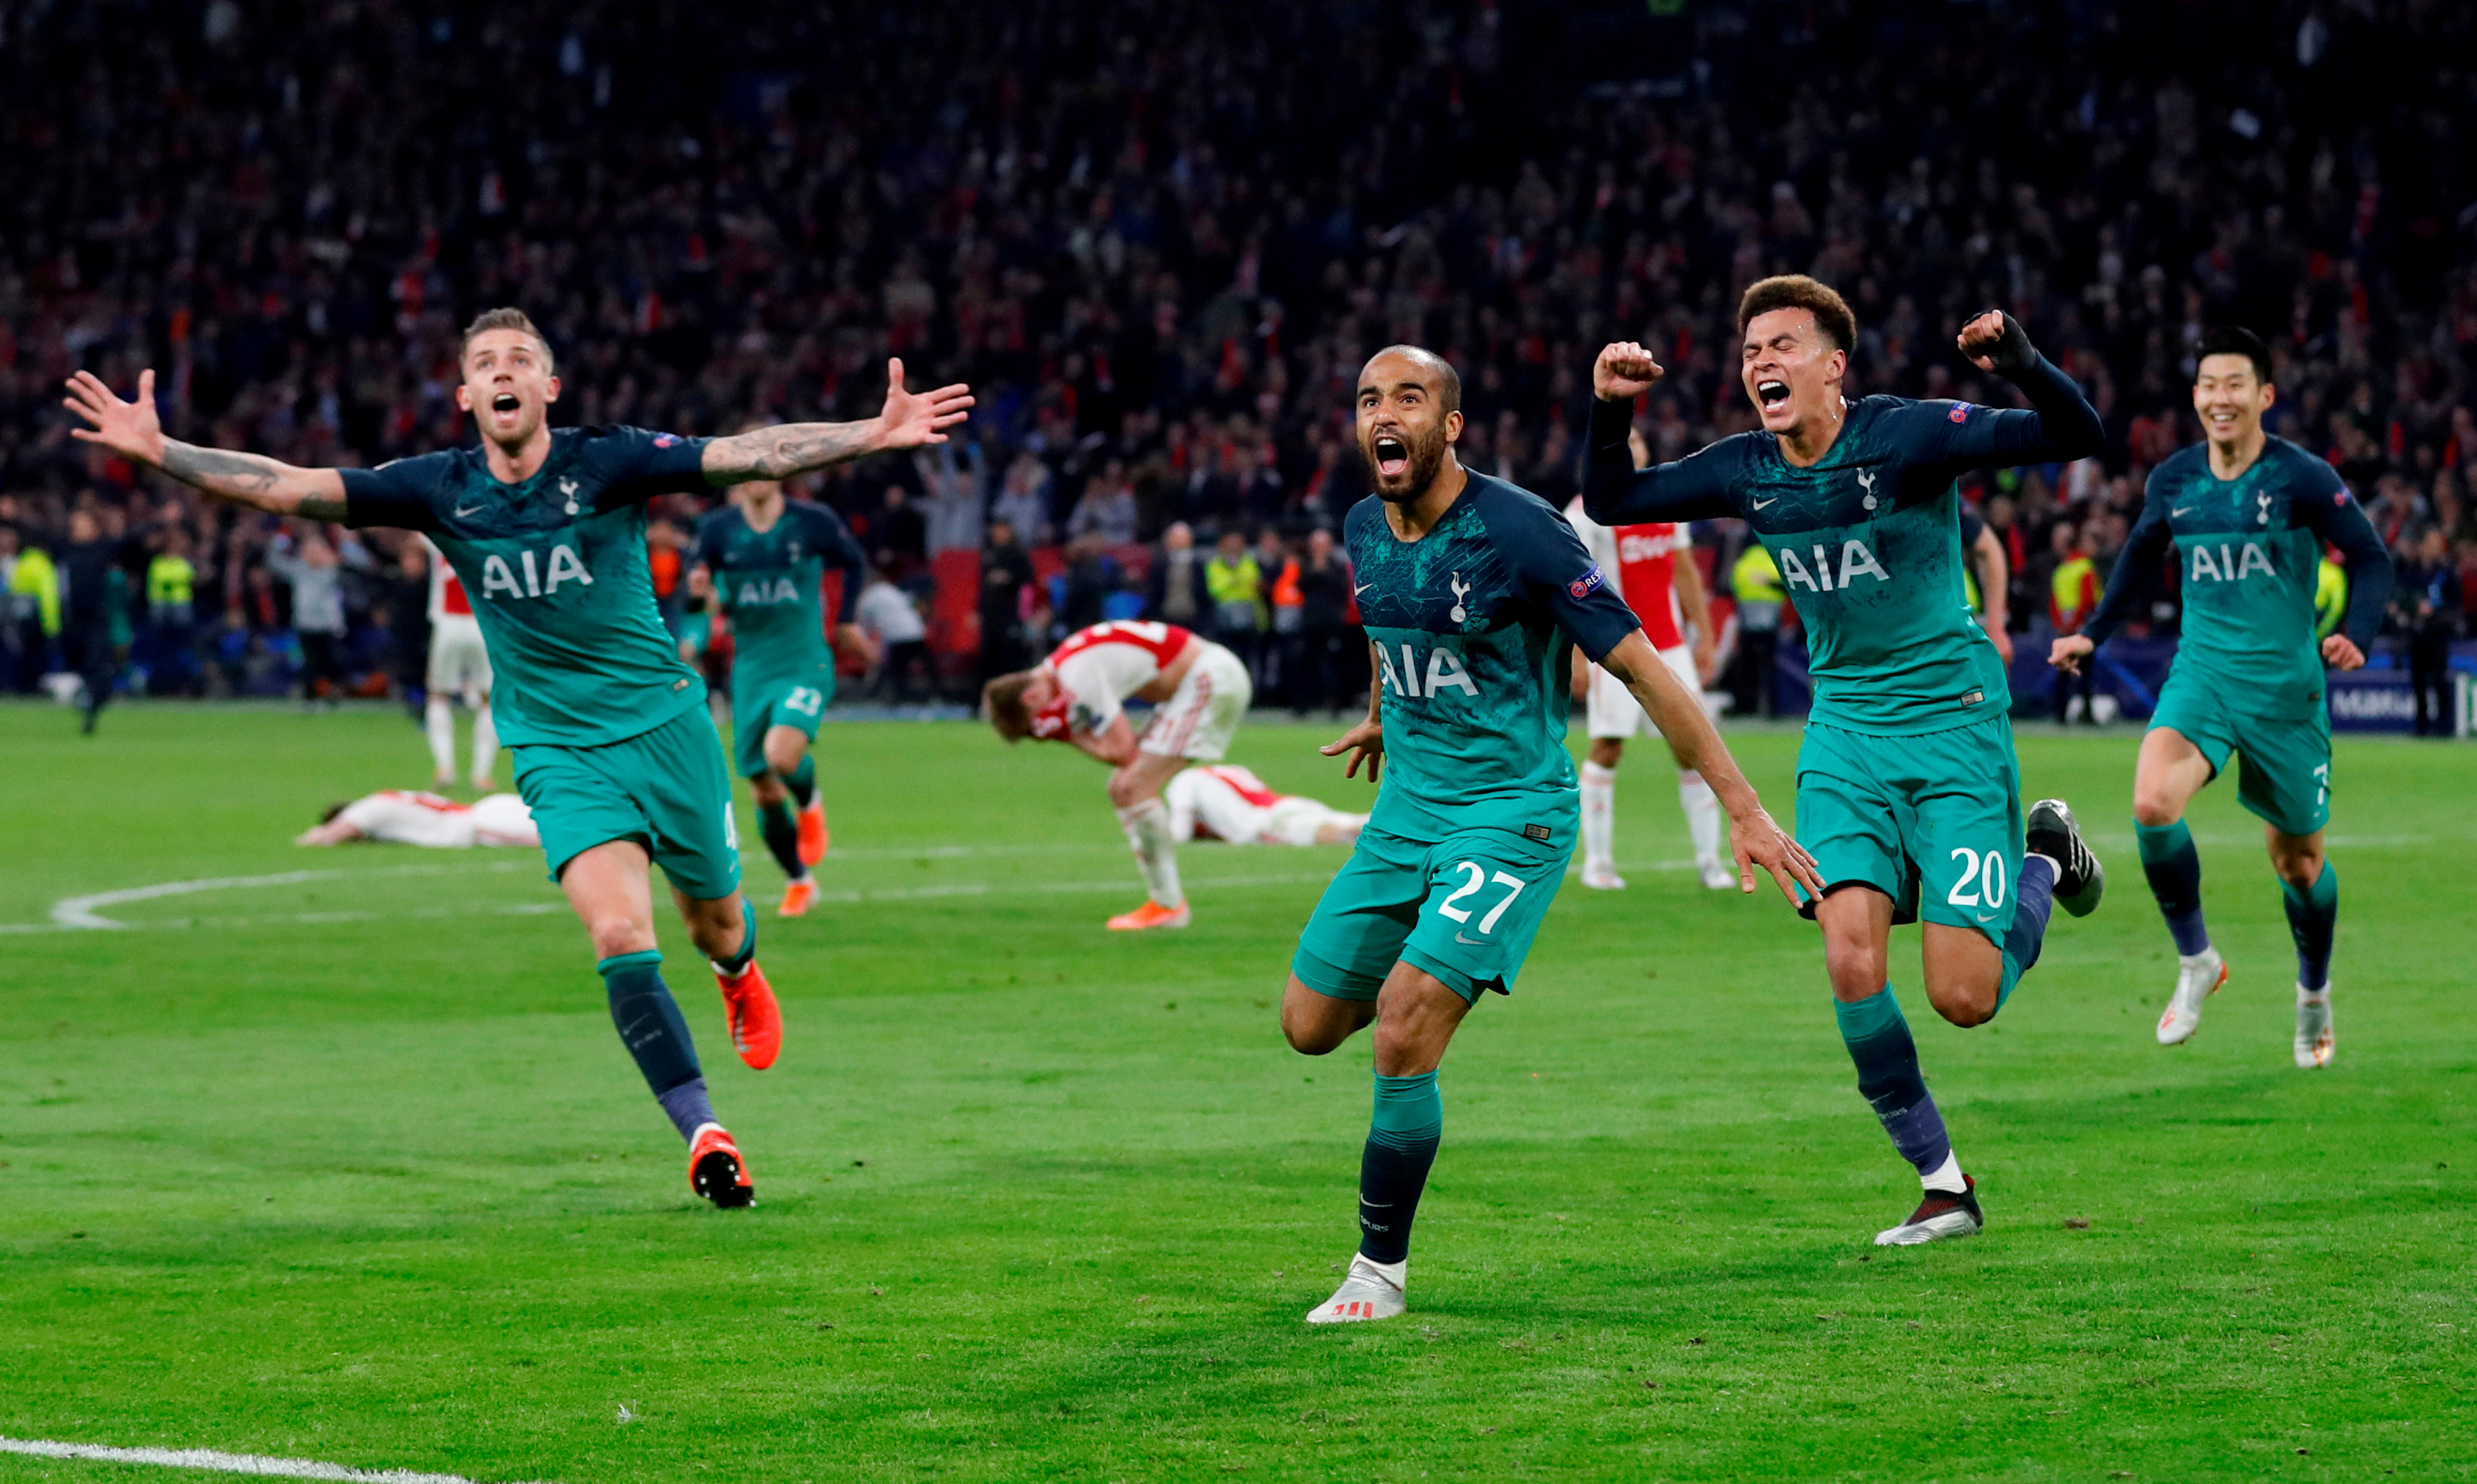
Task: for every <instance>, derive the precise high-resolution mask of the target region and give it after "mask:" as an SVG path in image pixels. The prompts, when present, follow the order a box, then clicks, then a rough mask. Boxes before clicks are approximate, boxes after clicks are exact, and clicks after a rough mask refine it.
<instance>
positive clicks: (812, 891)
mask: <svg viewBox="0 0 2477 1484" xmlns="http://www.w3.org/2000/svg"><path fill="white" fill-rule="evenodd" d="M816 903H817V883H816V880H815V878H812V877H805V876H804V877H802V878H800V879H798V880H796V881H793V882H792V883H791V884H790V885H788V886H786V887H784V888H783V904H782V905H781V906H779V907H776V908H775V909H774V915H775V916H776V917H798V916H800V915H802V914H803V913H805V912H807V911H808V910H809V908H811V907H813V906H814V905H816Z"/></svg>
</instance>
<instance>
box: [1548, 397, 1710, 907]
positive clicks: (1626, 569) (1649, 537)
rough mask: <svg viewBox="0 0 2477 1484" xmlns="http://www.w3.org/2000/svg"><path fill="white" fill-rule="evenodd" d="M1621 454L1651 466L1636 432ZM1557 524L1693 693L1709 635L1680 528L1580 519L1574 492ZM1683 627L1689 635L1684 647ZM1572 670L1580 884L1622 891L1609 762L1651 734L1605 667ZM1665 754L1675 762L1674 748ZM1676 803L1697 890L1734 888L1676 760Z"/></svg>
mask: <svg viewBox="0 0 2477 1484" xmlns="http://www.w3.org/2000/svg"><path fill="white" fill-rule="evenodd" d="M1627 447H1628V448H1630V449H1632V450H1633V453H1634V461H1635V467H1637V468H1640V467H1641V466H1643V465H1644V464H1647V463H1649V462H1651V449H1650V447H1649V446H1648V445H1647V444H1645V443H1644V442H1643V439H1642V433H1640V432H1639V431H1637V432H1633V433H1628V434H1627ZM1565 518H1566V519H1567V520H1569V521H1572V522H1573V523H1574V530H1575V532H1577V533H1578V534H1580V535H1581V536H1582V538H1583V548H1584V550H1586V551H1588V552H1589V553H1590V554H1591V560H1592V562H1593V564H1595V565H1596V566H1598V567H1599V569H1600V570H1601V571H1603V572H1614V573H1615V574H1616V575H1617V591H1618V593H1619V594H1620V595H1621V596H1623V597H1624V599H1625V604H1626V606H1627V607H1629V608H1631V609H1633V610H1634V616H1635V617H1636V619H1638V620H1639V621H1640V623H1641V624H1642V636H1643V638H1644V639H1646V640H1648V641H1649V642H1650V644H1651V647H1652V648H1653V649H1655V650H1657V651H1659V653H1660V657H1661V660H1662V661H1663V662H1664V663H1665V664H1666V665H1667V666H1668V668H1669V669H1670V670H1672V671H1674V672H1675V673H1676V675H1677V680H1678V683H1679V684H1681V685H1684V686H1685V687H1686V688H1687V689H1688V690H1689V691H1691V692H1693V693H1694V694H1696V695H1698V696H1699V695H1701V694H1702V692H1703V681H1704V680H1705V679H1706V678H1707V677H1709V676H1710V675H1711V674H1712V672H1713V669H1714V637H1715V636H1714V632H1713V630H1712V608H1711V605H1710V604H1709V603H1707V602H1706V601H1705V600H1704V594H1703V574H1702V572H1701V570H1700V569H1699V568H1697V567H1696V566H1695V565H1694V558H1693V557H1691V556H1687V555H1686V552H1687V550H1688V548H1689V547H1690V546H1692V545H1693V538H1692V537H1691V536H1690V535H1689V534H1688V533H1687V530H1686V528H1685V527H1684V526H1682V525H1680V524H1678V523H1677V522H1675V521H1654V522H1651V523H1649V524H1646V525H1638V526H1625V527H1620V528H1617V529H1614V530H1612V529H1611V528H1609V527H1607V526H1603V525H1601V524H1600V523H1599V522H1598V521H1595V520H1593V519H1591V517H1590V516H1589V515H1588V514H1585V513H1584V511H1583V498H1582V496H1580V495H1577V496H1575V497H1574V499H1573V502H1572V503H1571V504H1569V505H1567V506H1566V507H1565ZM1689 628H1691V630H1692V631H1693V634H1694V641H1693V643H1692V644H1690V645H1689V643H1688V642H1687V639H1686V632H1687V630H1688V629H1689ZM1574 668H1575V672H1576V673H1575V676H1574V687H1575V689H1576V690H1577V691H1578V692H1579V693H1580V699H1581V700H1582V702H1583V706H1584V711H1585V713H1586V715H1587V716H1588V717H1589V725H1590V736H1591V748H1590V752H1589V754H1587V755H1586V757H1585V760H1584V762H1583V884H1584V885H1586V886H1589V887H1592V888H1594V889H1596V890H1600V891H1623V890H1624V889H1625V878H1624V877H1621V876H1619V875H1617V864H1616V833H1617V821H1616V796H1617V764H1618V763H1620V762H1622V761H1624V760H1625V746H1626V743H1627V742H1628V741H1629V740H1631V739H1632V738H1633V737H1634V736H1635V735H1636V734H1638V733H1639V732H1644V731H1648V732H1650V733H1651V734H1652V735H1654V736H1658V735H1660V730H1659V729H1658V728H1656V727H1654V726H1652V724H1651V716H1650V714H1649V713H1648V712H1646V711H1644V710H1643V708H1642V706H1641V705H1640V704H1639V703H1638V702H1637V701H1636V700H1635V699H1634V697H1633V696H1632V695H1631V694H1629V693H1628V692H1627V690H1626V688H1625V687H1624V686H1623V685H1621V684H1619V683H1617V681H1616V679H1615V678H1614V677H1613V676H1611V675H1610V674H1609V673H1608V672H1607V671H1606V670H1603V669H1601V668H1600V667H1599V666H1598V665H1595V664H1592V663H1591V662H1590V661H1589V660H1588V659H1585V658H1584V657H1583V656H1582V655H1581V654H1580V653H1579V652H1577V653H1576V654H1575V655H1574ZM1669 752H1670V754H1671V755H1676V753H1677V750H1676V749H1675V748H1670V749H1669ZM1677 802H1678V804H1679V805H1680V806H1682V807H1683V808H1684V809H1685V810H1686V832H1687V834H1688V835H1689V837H1690V838H1691V839H1692V840H1693V842H1694V869H1695V870H1696V871H1698V872H1700V873H1702V877H1703V884H1704V885H1706V886H1708V887H1710V888H1712V889H1713V890H1714V891H1726V890H1728V889H1729V888H1730V887H1732V886H1735V885H1737V884H1738V873H1737V872H1736V871H1734V870H1732V869H1731V868H1730V867H1729V865H1728V864H1727V863H1726V862H1725V861H1723V860H1721V858H1720V801H1719V799H1718V798H1717V797H1716V796H1714V794H1713V792H1712V785H1711V784H1709V783H1706V782H1704V781H1703V775H1701V774H1699V773H1697V772H1695V771H1694V770H1693V769H1692V768H1689V767H1688V766H1687V765H1686V761H1685V759H1684V758H1683V757H1679V758H1678V762H1677Z"/></svg>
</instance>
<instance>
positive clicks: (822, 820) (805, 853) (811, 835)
mask: <svg viewBox="0 0 2477 1484" xmlns="http://www.w3.org/2000/svg"><path fill="white" fill-rule="evenodd" d="M793 823H795V824H797V825H798V826H799V827H800V864H802V865H804V866H813V865H815V864H816V863H817V862H818V861H821V860H823V859H825V858H826V846H827V845H828V844H829V843H830V842H829V840H828V837H827V835H826V796H825V795H823V794H811V795H810V796H809V806H808V807H807V808H805V809H802V810H801V811H800V813H799V817H798V818H797V819H796V820H794V821H793ZM783 915H784V916H786V917H788V916H790V915H791V914H790V913H788V912H786V913H784V914H783Z"/></svg>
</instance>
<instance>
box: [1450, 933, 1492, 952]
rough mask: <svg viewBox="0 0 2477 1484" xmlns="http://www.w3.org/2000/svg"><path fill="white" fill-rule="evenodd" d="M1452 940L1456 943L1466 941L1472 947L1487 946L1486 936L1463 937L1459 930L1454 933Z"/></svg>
mask: <svg viewBox="0 0 2477 1484" xmlns="http://www.w3.org/2000/svg"><path fill="white" fill-rule="evenodd" d="M1454 941H1455V942H1456V943H1467V944H1469V945H1470V946H1471V947H1473V948H1486V947H1488V940H1487V939H1486V938H1465V937H1464V936H1463V935H1462V934H1461V933H1459V932H1458V933H1455V934H1454Z"/></svg>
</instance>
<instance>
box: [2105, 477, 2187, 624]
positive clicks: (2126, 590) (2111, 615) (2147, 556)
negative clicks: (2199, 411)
mask: <svg viewBox="0 0 2477 1484" xmlns="http://www.w3.org/2000/svg"><path fill="white" fill-rule="evenodd" d="M2166 468H2167V466H2166V465H2165V464H2164V463H2163V464H2161V465H2160V466H2159V467H2158V468H2156V469H2153V470H2151V471H2150V480H2149V482H2147V483H2145V484H2143V485H2142V486H2141V518H2140V519H2139V520H2137V521H2135V522H2134V523H2133V530H2132V532H2129V533H2128V534H2127V535H2126V536H2125V538H2124V550H2123V551H2122V552H2120V553H2118V554H2117V556H2116V558H2115V570H2114V571H2113V572H2111V573H2109V574H2108V575H2107V588H2106V590H2105V591H2103V592H2101V593H2100V594H2099V599H2098V607H2097V609H2096V610H2095V611H2093V612H2092V613H2091V614H2090V616H2089V619H2087V620H2086V621H2084V623H2083V624H2082V637H2083V638H2086V639H2088V640H2089V641H2090V643H2091V644H2093V645H2099V644H2105V643H2106V642H2107V641H2108V640H2109V639H2110V638H2112V637H2114V633H2115V631H2116V630H2118V629H2120V628H2122V627H2123V626H2124V621H2125V620H2126V619H2127V618H2129V617H2131V616H2132V614H2133V606H2134V605H2135V604H2136V603H2138V602H2139V601H2140V600H2141V599H2143V598H2145V597H2147V596H2149V594H2150V590H2151V589H2152V588H2153V587H2155V586H2157V585H2158V582H2159V563H2160V561H2161V560H2162V559H2163V558H2164V557H2165V556H2166V555H2167V551H2168V548H2169V547H2172V546H2173V545H2175V544H2176V532H2174V531H2173V530H2172V529H2170V528H2169V526H2168V524H2167V503H2168V501H2169V500H2170V499H2171V498H2173V497H2172V496H2171V495H2170V494H2169V492H2168V489H2167V487H2166V486H2165V485H2164V484H2163V483H2162V482H2160V476H2161V475H2162V473H2163V472H2164V471H2165V469H2166Z"/></svg>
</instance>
